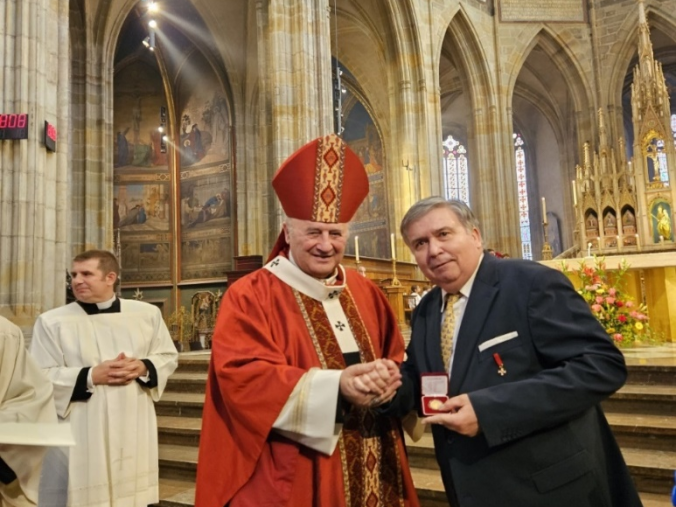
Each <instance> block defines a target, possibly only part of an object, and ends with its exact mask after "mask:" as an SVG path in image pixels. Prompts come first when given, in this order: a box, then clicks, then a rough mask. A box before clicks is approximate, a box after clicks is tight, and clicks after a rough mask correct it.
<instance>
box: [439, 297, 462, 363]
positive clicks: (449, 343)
mask: <svg viewBox="0 0 676 507" xmlns="http://www.w3.org/2000/svg"><path fill="white" fill-rule="evenodd" d="M460 297H461V295H460V294H446V308H445V309H444V323H443V325H442V326H441V357H442V358H443V359H444V368H446V371H447V372H448V369H449V368H450V366H451V355H452V354H453V332H454V330H455V313H454V312H453V305H454V304H455V303H456V302H457V301H458V299H460Z"/></svg>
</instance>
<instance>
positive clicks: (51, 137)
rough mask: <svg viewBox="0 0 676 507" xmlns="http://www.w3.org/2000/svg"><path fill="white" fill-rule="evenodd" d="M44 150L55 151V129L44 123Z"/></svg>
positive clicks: (46, 122)
mask: <svg viewBox="0 0 676 507" xmlns="http://www.w3.org/2000/svg"><path fill="white" fill-rule="evenodd" d="M45 148H47V149H48V150H49V151H56V127H55V126H54V125H52V124H51V123H49V122H48V121H45Z"/></svg>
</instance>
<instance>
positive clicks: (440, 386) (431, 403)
mask: <svg viewBox="0 0 676 507" xmlns="http://www.w3.org/2000/svg"><path fill="white" fill-rule="evenodd" d="M420 391H421V393H422V399H421V405H422V413H423V415H433V414H440V413H443V411H442V410H440V409H441V407H442V406H443V404H444V402H445V401H446V400H447V399H448V375H446V374H445V373H423V374H422V375H420Z"/></svg>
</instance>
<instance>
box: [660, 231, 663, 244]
mask: <svg viewBox="0 0 676 507" xmlns="http://www.w3.org/2000/svg"><path fill="white" fill-rule="evenodd" d="M660 243H662V244H663V245H664V236H662V235H661V234H660Z"/></svg>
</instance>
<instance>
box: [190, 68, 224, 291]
mask: <svg viewBox="0 0 676 507" xmlns="http://www.w3.org/2000/svg"><path fill="white" fill-rule="evenodd" d="M192 56H194V58H191V60H190V64H189V65H186V66H185V67H184V70H183V71H182V74H181V78H180V80H179V86H178V88H179V90H181V91H180V103H181V104H183V106H182V107H181V109H180V115H179V119H180V125H179V132H180V134H179V138H180V139H179V142H180V146H179V153H180V161H181V171H180V223H181V280H183V281H188V280H211V279H219V278H221V279H222V278H224V277H225V276H226V271H228V270H230V269H231V266H232V251H233V246H234V245H233V241H232V237H233V234H232V231H233V221H232V220H233V216H232V215H233V206H234V203H233V199H232V196H233V193H232V191H231V189H232V177H233V175H232V147H231V120H230V106H229V104H228V100H227V98H226V96H225V94H224V92H223V87H222V85H221V84H220V82H219V80H218V79H217V77H216V75H215V74H214V73H213V71H212V69H211V67H210V66H209V64H208V63H207V61H206V60H204V58H203V57H202V56H200V55H192Z"/></svg>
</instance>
